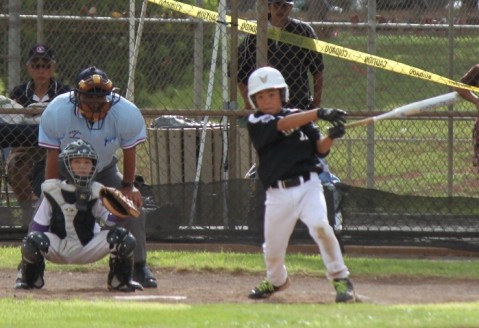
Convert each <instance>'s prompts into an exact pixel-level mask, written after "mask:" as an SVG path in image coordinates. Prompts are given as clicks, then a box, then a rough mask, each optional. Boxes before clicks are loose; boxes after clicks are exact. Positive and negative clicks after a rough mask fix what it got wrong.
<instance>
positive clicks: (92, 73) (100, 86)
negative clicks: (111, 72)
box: [76, 66, 113, 95]
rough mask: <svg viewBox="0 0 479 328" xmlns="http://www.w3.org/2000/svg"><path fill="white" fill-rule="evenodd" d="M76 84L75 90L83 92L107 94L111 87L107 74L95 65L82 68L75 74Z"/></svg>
mask: <svg viewBox="0 0 479 328" xmlns="http://www.w3.org/2000/svg"><path fill="white" fill-rule="evenodd" d="M76 84H77V91H78V92H80V93H83V94H85V93H88V94H96V95H109V94H110V93H111V91H112V89H113V83H112V82H111V80H110V79H109V78H108V75H106V73H105V72H104V71H102V70H101V69H99V68H96V67H95V66H90V67H88V68H85V69H84V70H82V71H81V72H80V74H78V76H77V79H76Z"/></svg>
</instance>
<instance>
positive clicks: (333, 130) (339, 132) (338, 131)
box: [328, 124, 346, 139]
mask: <svg viewBox="0 0 479 328" xmlns="http://www.w3.org/2000/svg"><path fill="white" fill-rule="evenodd" d="M345 134H346V128H345V127H344V125H343V124H337V125H335V126H333V127H330V128H329V129H328V137H330V138H331V139H339V138H342V137H343V136H344V135H345Z"/></svg>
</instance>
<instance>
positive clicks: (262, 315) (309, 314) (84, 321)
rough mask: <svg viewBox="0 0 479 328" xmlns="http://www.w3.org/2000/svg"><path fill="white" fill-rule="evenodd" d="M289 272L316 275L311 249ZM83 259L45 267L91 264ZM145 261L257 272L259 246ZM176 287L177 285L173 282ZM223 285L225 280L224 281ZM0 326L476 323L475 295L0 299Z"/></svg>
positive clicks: (401, 269)
mask: <svg viewBox="0 0 479 328" xmlns="http://www.w3.org/2000/svg"><path fill="white" fill-rule="evenodd" d="M19 257H20V251H19V248H18V247H2V248H0V267H1V268H12V267H15V266H16V265H17V263H18V261H19ZM286 261H287V265H288V270H289V272H290V273H291V274H293V275H294V274H306V275H314V276H316V275H317V276H324V269H323V266H322V263H321V262H320V261H319V257H318V256H317V255H309V254H301V253H291V254H289V255H288V256H287V259H286ZM345 261H346V263H347V265H348V267H349V268H350V271H351V272H353V277H369V278H372V279H374V278H381V277H415V278H417V277H424V278H427V277H436V278H449V279H474V280H479V262H478V261H475V260H467V259H460V260H451V259H449V260H447V259H445V260H431V259H388V258H377V257H374V258H368V257H348V256H346V257H345ZM106 263H107V262H106V259H104V260H102V261H100V262H97V263H95V264H92V265H87V266H58V265H52V264H51V263H47V270H95V269H98V268H102V267H104V266H105V265H106ZM149 264H150V265H151V266H153V267H161V268H163V269H165V270H168V269H172V270H177V271H182V270H195V271H211V270H214V271H219V272H221V271H224V272H240V271H241V272H250V273H257V274H258V276H261V275H262V274H264V263H263V258H262V255H261V253H260V252H259V251H258V253H251V254H244V253H234V252H204V251H198V252H186V251H181V252H175V251H150V252H149ZM80 268H81V269H80ZM179 288H181V287H179ZM225 288H226V287H225ZM0 316H1V318H2V319H1V322H0V327H39V328H43V327H52V326H54V327H58V328H62V327H68V328H75V327H125V328H129V327H132V328H133V327H181V328H184V327H215V328H216V327H218V328H224V327H325V328H328V327H334V328H338V327H353V328H354V327H358V328H359V327H361V328H362V327H368V328H374V327H378V328H379V327H381V328H382V327H401V328H402V327H435V328H437V327H461V328H463V327H478V326H479V303H478V302H471V303H443V304H421V305H408V304H403V305H375V304H348V305H341V304H268V303H260V304H207V305H203V304H194V305H186V304H164V303H161V304H159V303H153V302H151V303H150V302H125V301H114V300H107V301H105V300H91V301H85V300H78V299H73V300H68V301H66V300H49V301H42V300H35V299H16V298H8V299H0Z"/></svg>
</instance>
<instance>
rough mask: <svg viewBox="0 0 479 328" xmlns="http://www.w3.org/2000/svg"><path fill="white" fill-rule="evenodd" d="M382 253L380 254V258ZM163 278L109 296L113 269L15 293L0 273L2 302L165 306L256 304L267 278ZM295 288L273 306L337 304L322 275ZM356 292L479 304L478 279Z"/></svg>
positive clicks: (413, 252) (369, 298)
mask: <svg viewBox="0 0 479 328" xmlns="http://www.w3.org/2000/svg"><path fill="white" fill-rule="evenodd" d="M149 249H163V250H173V249H174V250H192V249H193V248H192V246H191V245H181V244H175V245H164V244H163V245H161V244H160V245H149ZM194 249H195V250H200V251H202V250H208V251H215V250H218V249H221V250H223V251H225V250H227V251H243V252H248V251H250V252H256V251H258V250H259V248H258V247H255V246H252V247H242V248H238V247H237V246H228V245H216V246H215V245H200V246H198V245H196V246H195V248H194ZM290 251H298V252H302V253H308V252H316V250H315V247H314V246H295V247H291V249H290ZM347 253H348V255H349V256H356V255H365V254H368V256H376V255H378V256H379V255H381V256H385V255H386V256H398V257H415V258H418V257H425V258H431V257H440V258H444V257H450V258H455V257H468V258H470V257H475V256H477V254H474V253H465V252H457V251H456V252H454V251H450V250H444V249H425V248H422V249H410V248H391V249H388V248H384V247H383V248H381V249H377V248H368V247H366V248H364V247H360V248H347ZM376 253H377V254H376ZM152 270H153V271H154V273H155V276H156V277H157V278H158V285H159V287H158V289H146V290H144V291H137V292H135V293H131V294H130V293H128V294H125V293H117V292H109V291H108V290H107V288H106V279H107V273H108V270H107V268H105V269H104V270H99V271H93V272H68V271H62V272H58V271H55V272H52V271H48V264H47V270H46V273H45V286H44V287H43V288H42V289H40V290H30V291H23V290H15V289H13V285H14V281H15V275H16V270H14V269H1V270H0V277H1V278H0V298H17V299H24V298H33V299H73V298H75V299H85V300H95V299H120V300H138V301H152V302H162V303H187V304H208V303H254V302H258V301H252V300H249V299H248V298H247V294H248V292H249V290H250V289H251V288H252V287H254V286H255V285H257V284H258V283H259V282H260V280H261V279H262V276H261V275H257V274H255V275H253V274H247V273H235V274H230V273H222V272H211V271H202V272H194V271H172V270H166V269H159V268H152ZM290 278H291V282H292V284H291V287H290V288H289V289H287V290H285V291H283V292H280V293H277V294H275V295H273V297H271V298H270V299H268V300H264V301H260V302H268V303H279V304H281V303H285V304H286V303H304V304H315V303H320V304H324V303H332V302H334V296H335V293H334V290H333V288H332V286H331V285H330V284H329V283H328V281H327V280H326V278H325V277H323V276H306V275H298V274H296V275H291V276H290ZM352 279H353V282H354V284H355V288H356V292H357V293H358V295H359V297H360V299H361V301H362V302H364V303H372V304H406V303H407V304H422V303H445V302H471V301H478V300H479V281H478V280H452V279H451V280H448V279H424V278H418V279H413V278H412V279H409V278H404V277H401V278H387V279H386V278H385V279H372V278H368V277H355V276H354V273H353V275H352Z"/></svg>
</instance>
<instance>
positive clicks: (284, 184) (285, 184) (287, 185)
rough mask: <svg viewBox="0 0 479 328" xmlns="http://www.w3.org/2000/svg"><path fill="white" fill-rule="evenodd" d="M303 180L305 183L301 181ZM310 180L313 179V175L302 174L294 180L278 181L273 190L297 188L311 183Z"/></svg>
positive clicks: (273, 185)
mask: <svg viewBox="0 0 479 328" xmlns="http://www.w3.org/2000/svg"><path fill="white" fill-rule="evenodd" d="M301 178H303V181H301ZM310 178H311V174H310V173H309V172H308V173H304V174H301V175H300V176H297V177H294V178H289V179H284V180H278V181H276V182H274V183H273V184H272V185H271V188H279V187H282V188H284V189H286V188H292V187H297V186H299V185H301V183H302V182H306V181H309V179H310Z"/></svg>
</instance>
